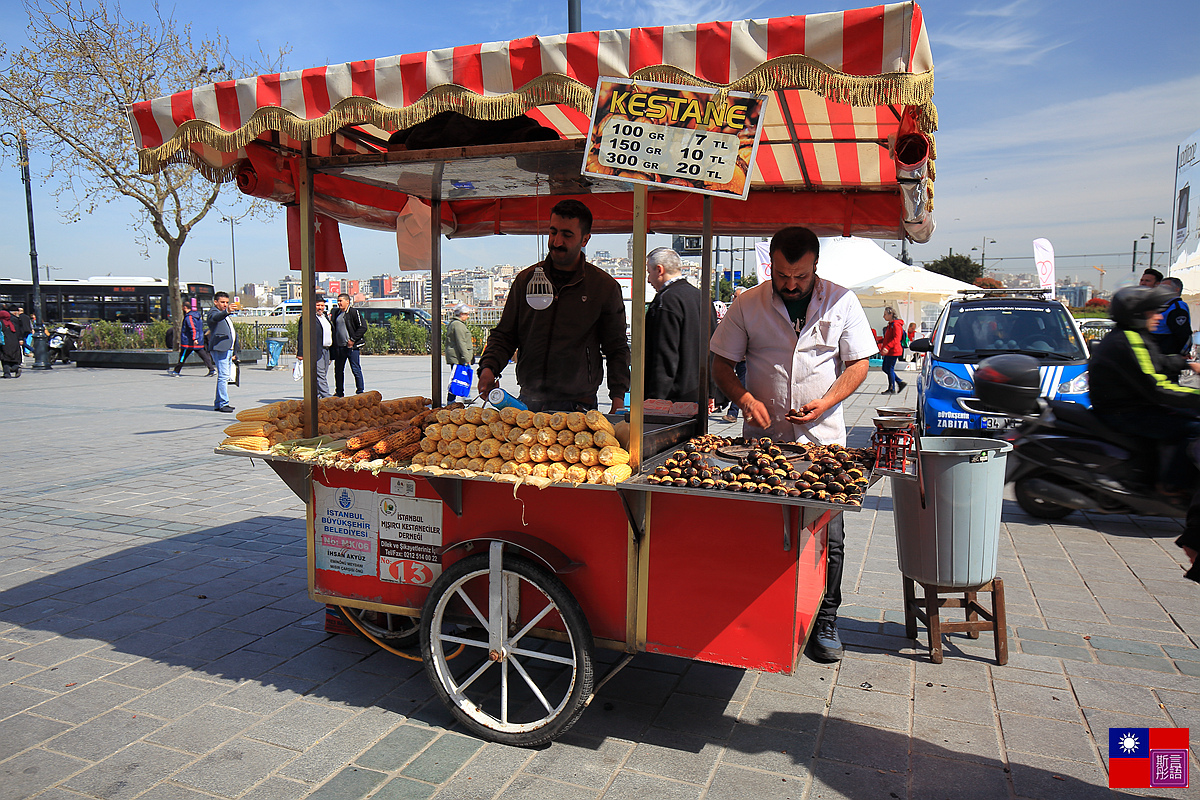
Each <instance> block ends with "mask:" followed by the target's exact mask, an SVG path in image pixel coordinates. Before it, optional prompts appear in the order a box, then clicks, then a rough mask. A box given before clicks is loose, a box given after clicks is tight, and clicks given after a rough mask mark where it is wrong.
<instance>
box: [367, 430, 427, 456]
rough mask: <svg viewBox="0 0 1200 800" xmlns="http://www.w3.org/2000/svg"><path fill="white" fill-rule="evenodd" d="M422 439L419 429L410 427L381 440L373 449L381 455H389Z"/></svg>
mask: <svg viewBox="0 0 1200 800" xmlns="http://www.w3.org/2000/svg"><path fill="white" fill-rule="evenodd" d="M420 439H421V431H420V429H419V428H413V427H411V426H410V427H408V428H405V429H403V430H400V431H396V432H395V433H393V434H392V435H390V436H388V437H387V438H386V439H380V440H379V441H378V442H376V443H375V444H374V445H373V446H372V449H373V450H374V451H375V452H376V453H378V454H379V455H381V456H382V455H387V454H388V453H390V452H392V451H393V450H399V449H400V448H401V447H404V446H405V445H406V444H412V443H413V442H418V441H420Z"/></svg>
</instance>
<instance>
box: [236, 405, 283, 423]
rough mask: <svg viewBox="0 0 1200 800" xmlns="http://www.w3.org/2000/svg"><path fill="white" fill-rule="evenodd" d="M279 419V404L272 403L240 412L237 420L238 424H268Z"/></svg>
mask: <svg viewBox="0 0 1200 800" xmlns="http://www.w3.org/2000/svg"><path fill="white" fill-rule="evenodd" d="M278 417H279V404H278V403H270V404H269V405H265V406H259V407H257V408H247V409H243V410H242V411H239V412H238V413H237V414H236V415H235V418H236V419H237V421H238V422H268V421H270V420H273V419H277V418H278Z"/></svg>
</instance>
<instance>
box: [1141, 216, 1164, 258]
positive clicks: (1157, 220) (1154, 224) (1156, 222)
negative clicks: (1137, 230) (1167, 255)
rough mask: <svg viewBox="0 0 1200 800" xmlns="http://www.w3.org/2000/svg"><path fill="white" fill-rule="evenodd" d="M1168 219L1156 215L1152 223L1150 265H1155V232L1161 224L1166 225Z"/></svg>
mask: <svg viewBox="0 0 1200 800" xmlns="http://www.w3.org/2000/svg"><path fill="white" fill-rule="evenodd" d="M1166 224H1167V221H1166V220H1164V219H1163V218H1162V217H1155V218H1154V222H1152V223H1150V266H1152V267H1153V266H1154V234H1155V232H1156V231H1157V230H1158V226H1159V225H1166ZM1143 238H1145V237H1143Z"/></svg>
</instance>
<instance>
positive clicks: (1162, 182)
mask: <svg viewBox="0 0 1200 800" xmlns="http://www.w3.org/2000/svg"><path fill="white" fill-rule="evenodd" d="M859 5H866V3H849V4H846V5H842V6H839V5H834V4H832V3H830V2H828V0H820V1H819V2H814V1H810V0H802V1H801V2H790V3H788V2H776V1H775V0H764V1H763V2H735V1H733V0H699V1H698V2H692V1H689V0H606V1H605V2H595V0H590V1H589V0H583V27H584V28H585V29H588V30H592V29H608V28H623V27H630V26H639V25H662V24H675V23H682V22H702V21H708V20H714V19H742V18H749V17H755V18H757V17H771V16H783V15H788V14H810V13H817V12H822V11H830V10H837V9H838V8H849V7H855V6H859ZM566 6H567V4H566V0H553V2H549V1H543V0H522V1H521V2H516V1H515V0H489V1H488V2H481V1H479V0H446V1H445V2H442V3H425V2H413V1H412V0H402V1H401V2H395V0H390V1H389V2H378V1H377V0H360V2H357V3H355V4H353V5H352V6H343V7H341V9H342V10H334V9H335V6H331V5H330V4H329V3H328V2H324V1H323V0H322V1H321V2H317V1H316V0H292V1H291V2H288V3H285V4H281V3H279V2H276V0H271V2H265V1H264V0H238V2H228V0H210V1H209V2H207V3H204V4H200V5H196V4H183V3H180V4H178V5H176V6H174V7H172V5H171V2H170V0H163V2H162V7H163V9H164V11H166V12H168V13H174V15H175V17H176V19H178V20H180V21H182V22H190V23H191V24H192V26H193V30H194V31H195V33H197V34H207V33H213V32H219V33H220V34H222V35H224V36H226V37H228V38H229V40H230V41H231V45H232V47H233V49H234V50H235V51H242V52H253V51H256V50H257V49H258V48H259V46H260V45H261V46H262V47H263V48H264V49H266V50H268V51H270V50H272V49H275V48H278V47H279V46H281V45H290V47H291V53H290V55H289V56H288V59H287V66H288V67H289V68H303V67H310V66H318V65H322V64H332V63H341V62H345V61H353V60H358V59H362V58H372V57H380V56H385V55H395V54H402V53H410V52H419V51H423V50H429V49H434V48H439V47H449V46H453V45H459V44H469V43H474V42H488V41H499V40H507V39H512V38H516V37H519V36H526V35H530V34H551V33H559V32H563V31H565V30H566V27H567V21H566ZM921 6H922V8H923V9H924V12H925V20H926V26H927V28H928V31H929V36H930V41H931V47H932V49H933V58H934V64H935V69H936V79H935V96H934V102H935V103H936V104H937V107H938V113H939V117H940V130H939V131H938V134H937V148H938V160H937V182H936V196H935V205H936V210H935V217H936V219H937V231H936V233H935V234H934V236H933V238H932V240H931V241H930V242H929V243H928V244H925V245H916V246H912V248H911V249H912V254H913V256H914V258H916V259H917V260H918V261H919V260H922V259H930V260H931V259H934V258H937V257H939V256H942V255H945V254H946V253H947V252H949V251H950V250H953V251H954V252H956V253H964V252H965V253H970V254H971V255H972V257H975V258H976V259H977V258H978V256H979V253H978V251H976V252H974V253H971V248H973V247H975V248H978V247H979V246H980V245H981V244H982V243H983V241H984V239H985V238H986V239H988V240H992V239H994V240H995V243H994V244H993V243H991V242H990V241H989V242H988V244H987V258H988V266H989V268H990V267H993V266H995V267H996V268H998V269H1001V270H1013V271H1016V270H1028V271H1031V270H1032V258H1031V253H1032V245H1031V241H1032V240H1033V239H1034V238H1037V237H1046V238H1048V239H1050V241H1051V242H1052V243H1053V244H1054V247H1055V251H1056V253H1057V254H1058V256H1059V258H1058V267H1059V272H1060V274H1062V272H1063V271H1064V270H1069V271H1070V272H1071V273H1072V274H1078V275H1081V276H1082V275H1088V276H1090V277H1093V278H1095V277H1096V276H1097V273H1096V272H1095V271H1094V270H1093V269H1092V268H1091V267H1092V266H1098V267H1103V268H1105V269H1107V270H1108V276H1106V281H1105V286H1106V288H1112V287H1113V286H1114V285H1115V284H1116V281H1117V280H1118V279H1120V278H1124V277H1127V276H1128V275H1129V272H1130V262H1131V257H1130V251H1131V247H1132V245H1133V241H1134V240H1135V239H1138V238H1139V237H1140V236H1141V235H1142V234H1148V233H1150V232H1151V227H1152V224H1151V222H1152V219H1153V218H1154V217H1159V218H1162V219H1169V218H1170V217H1171V211H1172V209H1171V203H1172V197H1173V193H1174V181H1175V172H1174V164H1175V154H1176V147H1177V145H1178V144H1179V143H1180V142H1181V141H1182V140H1183V139H1184V138H1186V137H1187V136H1188V135H1190V134H1191V133H1192V132H1193V131H1195V130H1197V129H1198V128H1200V62H1197V61H1196V59H1195V45H1196V34H1197V31H1198V30H1200V4H1198V3H1196V2H1195V0H1148V1H1147V2H1142V3H1139V4H1130V3H1117V2H1094V1H1093V2H1077V1H1075V0H1067V1H1063V0H1015V2H1007V3H1005V2H998V3H997V2H977V1H976V0H930V1H929V2H924V3H921ZM123 8H124V10H125V12H126V13H127V14H128V15H136V14H139V13H146V14H148V13H149V9H150V8H151V6H150V4H149V3H147V2H143V0H126V2H125V3H124V4H123ZM448 20H452V21H453V24H450V25H447V24H446V23H447V21H448ZM25 24H26V17H25V14H24V11H23V9H22V7H21V5H20V4H19V3H17V2H14V0H6V2H4V3H0V28H2V29H3V30H4V31H5V37H6V38H5V42H4V44H5V46H6V47H8V48H18V47H20V46H21V45H22V43H23V31H24V28H25ZM14 162H15V159H14V158H12V155H11V153H5V154H4V162H3V165H2V166H0V276H7V277H25V278H27V277H28V276H29V255H28V239H27V230H26V222H25V203H24V192H23V189H22V186H21V182H20V176H19V172H18V171H17V170H16V169H15V167H14ZM46 163H47V162H46V156H45V155H44V154H35V157H34V159H33V171H34V182H35V186H34V208H35V214H36V220H37V236H38V254H39V259H40V261H41V263H42V264H43V265H46V264H49V265H51V266H52V267H53V268H54V269H53V270H52V277H55V278H80V277H87V276H89V275H104V274H109V273H111V274H113V275H163V276H165V274H166V265H165V248H162V247H158V246H152V247H151V249H150V252H149V256H148V257H147V256H146V255H144V254H143V253H142V251H141V249H140V248H139V246H138V245H137V244H136V243H135V237H134V235H133V231H132V229H131V227H130V225H131V224H132V222H133V220H134V211H135V209H134V208H133V206H132V204H131V203H129V202H128V201H115V202H112V203H109V204H107V205H102V206H101V207H100V209H99V210H98V211H96V212H95V213H94V214H92V215H90V216H86V217H84V218H83V219H82V220H80V221H79V222H76V223H72V224H67V223H65V222H64V221H63V217H62V214H61V211H62V209H59V208H57V207H56V205H55V200H54V198H53V197H52V196H50V194H49V193H48V191H47V190H46V188H45V187H44V186H43V185H42V183H41V179H40V175H43V174H44V173H45V165H46ZM235 195H236V192H234V191H230V192H229V193H228V194H227V195H223V198H222V201H219V202H226V203H233V202H234V201H235V199H236V198H235ZM797 222H799V223H803V220H797ZM625 238H626V237H597V238H596V239H594V240H593V243H592V245H591V248H590V249H592V250H597V249H610V250H614V251H617V252H620V253H624V250H625ZM343 240H344V244H345V249H346V255H347V260H348V261H349V262H350V264H351V276H352V277H364V278H365V277H368V276H369V275H372V274H378V273H382V272H394V271H395V263H396V257H395V246H394V239H393V238H392V237H390V236H388V235H387V234H385V233H378V232H371V231H356V230H349V229H345V228H344V229H343ZM1168 241H1169V237H1168V232H1167V226H1165V225H1160V226H1158V228H1157V233H1156V235H1155V244H1156V258H1155V261H1156V264H1157V265H1159V266H1160V267H1162V266H1164V265H1165V264H1166V263H1167V257H1166V253H1165V252H1164V251H1166V250H1167V248H1168ZM659 243H666V242H665V241H663V242H659ZM1149 245H1150V242H1149V241H1140V242H1139V261H1140V265H1141V266H1139V269H1138V271H1139V272H1140V270H1141V267H1142V266H1144V265H1145V264H1146V263H1147V251H1148V250H1149ZM236 247H237V266H238V270H237V271H238V275H237V277H238V281H239V283H244V282H247V281H252V280H266V281H272V282H273V281H276V280H278V278H279V277H280V276H281V275H283V274H284V273H285V272H286V264H287V245H286V238H285V233H284V222H283V217H282V215H277V216H276V217H275V218H274V219H273V220H270V221H261V222H260V221H249V222H243V223H239V224H238V226H237V232H236ZM889 249H890V250H896V249H897V248H896V247H895V246H891V247H889ZM443 254H444V255H443V264H444V266H445V268H454V267H468V266H474V265H479V264H482V265H490V264H493V263H503V262H511V263H515V264H527V263H532V262H533V261H535V260H536V259H537V258H538V257H540V255H541V254H540V253H539V252H538V249H537V244H536V242H535V240H534V239H533V238H531V237H491V238H486V239H476V240H459V241H456V242H447V243H445V245H444V249H443ZM1084 254H1088V255H1089V257H1087V258H1066V256H1070V255H1084ZM210 258H212V259H216V260H217V261H220V262H223V263H220V264H216V265H215V274H216V283H217V284H218V288H227V287H228V286H229V285H230V283H231V275H230V262H231V257H230V234H229V226H228V225H227V224H222V223H221V222H220V219H219V215H215V214H214V215H210V216H209V217H208V218H207V219H206V220H205V222H204V223H203V224H202V225H201V226H200V228H198V229H197V230H196V231H194V232H193V234H192V236H190V237H189V239H188V241H187V244H186V245H185V246H184V250H183V255H182V256H181V259H180V265H181V278H182V279H183V280H207V278H208V274H209V264H208V259H210ZM997 259H1002V260H999V261H997ZM45 274H46V273H45V270H44V269H43V271H42V275H43V276H44V275H45ZM831 277H832V276H831Z"/></svg>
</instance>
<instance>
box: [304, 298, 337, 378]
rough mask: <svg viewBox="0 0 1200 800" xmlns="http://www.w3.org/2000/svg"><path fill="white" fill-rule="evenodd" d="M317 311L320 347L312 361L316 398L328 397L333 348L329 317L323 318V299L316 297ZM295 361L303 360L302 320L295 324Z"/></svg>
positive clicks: (331, 327)
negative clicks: (330, 352) (331, 349)
mask: <svg viewBox="0 0 1200 800" xmlns="http://www.w3.org/2000/svg"><path fill="white" fill-rule="evenodd" d="M314 305H315V306H316V310H317V324H318V325H319V326H321V346H320V347H319V348H318V349H317V354H316V357H315V358H314V359H313V360H312V368H313V369H314V370H316V372H317V398H318V399H321V398H325V397H329V396H330V392H329V377H328V375H329V348H331V347H333V326H332V325H330V324H329V317H327V316H325V298H324V297H318V298H317V301H316V303H315V304H314ZM296 341H297V345H296V360H297V361H303V360H304V355H303V352H304V345H305V341H304V320H303V319H301V320H300V321H299V322H297V323H296Z"/></svg>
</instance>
